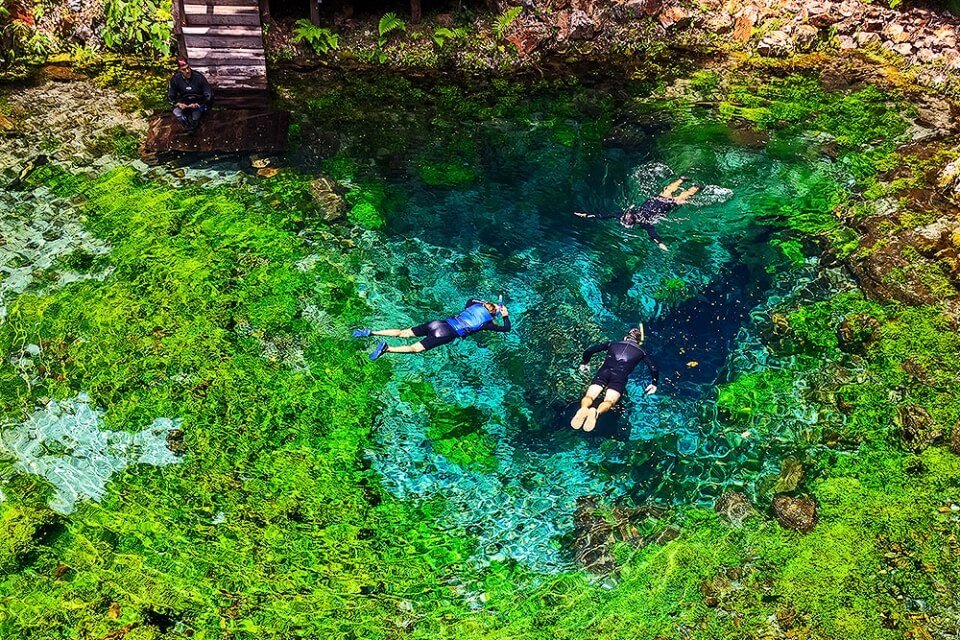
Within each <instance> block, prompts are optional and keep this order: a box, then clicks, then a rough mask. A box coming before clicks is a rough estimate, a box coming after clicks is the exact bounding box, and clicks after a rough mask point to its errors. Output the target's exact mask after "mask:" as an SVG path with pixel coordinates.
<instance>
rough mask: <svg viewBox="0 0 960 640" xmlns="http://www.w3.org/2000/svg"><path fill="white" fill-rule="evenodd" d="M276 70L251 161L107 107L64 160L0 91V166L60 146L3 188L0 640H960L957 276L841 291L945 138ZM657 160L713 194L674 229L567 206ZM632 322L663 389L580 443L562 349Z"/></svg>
mask: <svg viewBox="0 0 960 640" xmlns="http://www.w3.org/2000/svg"><path fill="white" fill-rule="evenodd" d="M278 85H279V87H278V93H279V100H280V102H281V103H282V104H283V105H284V106H285V107H286V108H288V109H290V110H291V112H292V113H293V123H294V124H293V125H292V128H291V138H292V142H293V148H292V149H291V150H290V152H289V153H288V154H287V155H285V156H276V157H272V158H269V159H268V160H267V162H264V160H263V159H255V161H256V163H257V166H260V167H261V169H262V168H263V165H264V164H266V165H267V167H268V168H269V169H271V170H267V171H264V170H261V171H260V172H259V173H258V172H257V169H256V167H254V168H251V167H250V162H249V159H248V158H214V159H210V158H181V159H179V160H178V161H177V163H176V165H173V164H171V165H162V166H159V167H147V166H146V165H144V164H142V163H140V162H139V161H137V160H135V159H133V158H132V157H130V156H131V154H130V148H131V145H130V139H131V138H132V137H133V134H131V133H127V132H124V130H122V129H119V128H117V129H111V130H110V131H109V132H99V133H97V132H93V131H91V132H89V133H88V134H83V133H82V132H81V134H80V139H81V140H87V141H88V142H89V144H86V143H85V146H83V148H82V150H81V151H80V152H78V151H77V150H76V147H75V146H72V145H76V143H77V142H76V141H77V139H78V138H77V135H78V134H77V133H76V132H75V131H69V132H67V131H64V132H60V131H56V130H52V131H51V130H49V126H48V125H47V126H48V130H43V126H44V125H43V121H42V118H41V117H40V116H37V115H36V114H33V115H31V114H30V113H29V110H28V109H27V108H26V106H27V104H29V102H30V101H31V100H32V99H35V98H36V94H37V92H40V93H41V94H42V92H44V91H46V92H55V91H58V90H62V89H57V88H56V87H54V88H51V86H50V85H45V86H41V87H29V88H14V89H6V90H5V92H4V97H3V98H2V101H0V105H2V108H3V109H4V113H6V114H9V115H8V117H10V118H11V119H12V120H13V121H14V122H21V123H23V126H22V130H21V132H20V133H21V135H20V137H19V138H17V142H16V144H12V145H10V146H9V147H8V148H7V150H5V151H4V152H3V153H4V156H3V166H4V167H7V168H8V171H7V173H9V174H11V176H12V175H13V173H14V172H15V171H16V170H19V168H21V167H22V166H24V165H25V164H26V163H27V162H28V161H29V160H30V159H31V158H33V157H35V155H36V153H37V152H38V151H41V150H42V151H43V152H44V153H46V154H47V155H49V156H50V157H51V160H50V162H48V163H47V164H45V165H42V166H37V167H36V169H35V170H34V171H32V172H31V173H29V175H27V176H26V177H25V178H24V180H23V183H22V184H20V185H17V187H16V188H15V189H14V188H11V189H7V190H6V191H5V192H4V193H3V194H2V196H0V197H2V199H0V206H2V207H3V210H2V213H3V218H2V219H0V232H2V233H3V240H4V244H3V245H2V246H0V260H2V261H3V262H2V264H0V267H2V269H3V280H2V281H0V296H2V297H0V300H2V305H0V309H2V310H3V319H2V323H0V351H2V353H3V364H2V366H0V420H2V431H0V481H2V484H0V490H2V498H3V501H2V502H0V514H2V515H0V523H2V527H3V536H2V538H3V540H2V542H0V571H2V575H3V577H2V579H0V635H2V636H3V637H10V638H15V637H18V638H19V637H23V638H120V637H122V638H126V639H127V640H140V639H145V638H273V637H276V638H290V637H303V638H316V637H323V636H328V637H336V638H340V637H343V638H399V637H450V638H472V637H477V638H480V637H489V638H493V637H504V638H541V637H542V638H548V637H603V638H616V637H624V638H627V637H629V638H651V639H653V638H743V637H750V638H770V637H796V638H900V637H904V636H905V634H914V635H912V636H910V637H930V634H934V636H933V637H951V636H950V634H951V633H955V632H956V629H957V621H956V620H957V619H956V615H957V614H956V609H955V602H956V601H955V598H956V595H955V594H956V592H955V590H956V587H957V581H956V570H957V552H956V537H955V536H956V534H957V529H958V516H957V515H956V512H957V508H955V506H954V501H956V500H960V496H958V495H957V493H958V489H957V480H958V479H960V461H958V458H957V456H956V455H954V453H951V452H950V451H949V450H948V448H947V447H945V446H943V444H942V443H943V442H944V441H945V440H947V441H948V440H949V438H950V434H951V430H952V429H953V428H954V425H956V423H957V421H958V419H960V402H958V400H957V398H956V395H955V394H956V389H957V384H956V383H957V375H958V371H960V360H958V358H957V354H958V350H960V349H958V348H960V339H958V338H957V334H956V327H955V324H954V323H955V320H954V319H953V316H951V314H950V310H949V307H948V306H945V305H944V304H942V303H943V302H944V301H946V300H947V299H949V298H950V297H951V296H953V295H955V294H952V293H950V291H951V289H950V287H951V286H952V284H951V280H950V275H949V273H947V272H945V271H943V270H942V269H940V268H939V267H938V266H937V265H936V263H933V262H929V261H928V262H925V261H924V260H923V259H921V258H922V257H923V256H920V257H918V258H916V259H910V260H907V262H906V263H905V264H906V266H903V265H901V266H898V267H896V268H890V269H888V270H887V273H885V274H884V277H885V278H889V280H883V279H882V278H881V279H880V280H879V281H878V282H881V283H883V284H884V286H886V287H888V289H890V290H895V289H896V288H897V287H898V286H903V285H904V283H907V284H909V283H913V282H917V283H919V284H918V285H917V286H918V287H920V285H922V286H923V287H926V288H925V289H922V293H923V295H928V294H929V300H927V301H923V300H920V301H919V302H915V303H914V304H912V305H907V304H905V302H903V301H900V302H898V301H897V300H896V298H895V296H888V297H887V298H884V297H883V296H880V295H878V293H877V292H878V291H881V290H882V288H881V287H880V286H878V285H876V284H874V286H872V287H868V290H867V292H864V291H863V290H861V285H862V284H863V274H864V273H867V272H869V273H873V272H872V271H870V270H869V269H870V267H869V265H870V264H872V263H870V261H869V260H870V258H871V256H873V255H874V254H876V253H882V252H883V251H885V250H886V248H887V247H888V246H889V245H890V243H891V242H892V240H889V239H890V238H894V237H895V236H896V234H897V233H898V231H899V229H902V228H906V226H907V225H908V224H910V223H911V221H912V222H915V223H916V224H921V223H923V222H924V220H926V219H927V218H929V220H930V221H933V220H935V219H936V215H939V214H935V213H933V212H931V211H928V210H919V209H915V208H911V207H912V204H911V202H913V201H912V200H910V199H909V198H908V197H907V196H905V195H904V194H905V193H909V194H913V195H914V196H915V195H916V193H917V192H920V191H922V189H924V188H925V185H926V180H927V178H926V174H927V173H929V172H930V171H931V167H933V163H934V162H939V163H944V162H946V161H949V160H950V158H951V156H950V152H948V151H943V152H941V151H937V152H936V153H928V154H926V155H919V154H918V155H910V151H909V149H910V147H903V145H904V144H906V143H908V142H911V141H914V142H915V144H920V145H922V144H931V143H930V139H931V137H932V134H931V133H930V131H929V129H928V128H925V127H927V126H928V125H927V124H926V123H927V119H924V118H923V117H918V113H917V109H916V107H915V106H914V99H913V98H911V97H908V96H905V95H903V94H901V93H899V92H898V91H897V90H895V89H894V88H892V87H890V86H885V85H878V84H871V83H866V82H861V83H850V84H849V85H848V86H845V87H843V88H840V89H837V88H830V89H831V90H828V89H827V88H825V87H824V83H823V82H821V80H820V79H819V78H817V77H814V76H809V75H804V74H802V73H794V74H786V73H782V72H776V73H772V72H770V71H757V70H744V69H740V70H730V69H725V70H724V71H723V73H717V72H712V71H701V72H697V73H694V74H693V75H691V76H689V77H685V78H681V79H679V80H676V81H670V82H653V81H646V80H644V81H625V80H623V79H618V80H616V81H612V80H605V81H602V82H601V81H597V80H595V79H592V80H590V81H587V80H577V79H572V78H568V79H563V80H560V79H556V80H537V81H526V80H511V81H507V80H497V81H494V82H492V83H491V82H486V81H484V82H479V81H466V80H465V81H461V82H457V83H454V82H450V81H449V80H443V79H431V80H424V79H407V78H404V77H400V76H394V75H388V74H385V73H378V74H369V75H368V74H364V73H354V74H349V75H343V76H339V75H336V74H330V75H329V76H324V77H323V78H321V79H319V80H318V79H317V78H315V77H306V78H304V77H293V76H288V77H282V76H281V78H280V80H278ZM68 86H69V85H68ZM79 93H81V94H82V92H79ZM70 95H72V96H74V98H75V99H77V100H78V101H80V100H81V98H79V97H77V95H78V94H77V93H71V94H70ZM87 108H89V107H88V106H85V105H84V104H82V103H81V102H78V103H77V105H76V109H77V110H78V112H81V113H82V112H83V111H84V109H87ZM922 108H924V109H927V110H929V109H930V107H929V105H926V106H924V107H922ZM41 133H42V136H41ZM84 135H86V138H84ZM41 137H42V139H43V143H42V146H39V147H38V146H37V145H35V144H34V143H33V141H35V140H37V139H40V138H41ZM66 150H69V153H67V152H66ZM931 158H933V159H931ZM905 168H906V169H905ZM272 169H279V171H273V170H272ZM678 176H686V177H688V178H689V179H690V180H692V181H695V182H697V183H699V184H700V185H701V186H702V188H701V190H700V192H699V193H698V194H697V195H696V196H695V197H694V199H693V200H692V201H691V203H689V204H688V205H685V206H684V207H682V208H680V209H678V210H676V211H675V212H674V213H673V214H672V215H671V216H670V217H669V218H668V219H666V220H664V221H663V222H661V223H660V224H659V225H658V226H657V231H658V233H659V234H660V236H662V238H663V240H664V242H665V243H666V245H667V247H668V250H667V251H662V250H660V249H659V248H657V246H656V245H655V244H653V243H652V242H651V241H650V240H649V239H648V238H647V235H646V234H645V233H644V232H643V231H639V232H638V231H637V230H636V229H625V228H623V227H622V226H620V225H618V224H617V223H616V221H613V220H605V221H604V220H584V219H581V218H577V217H575V216H573V215H572V214H573V212H574V211H590V212H611V211H617V210H620V209H623V208H625V207H627V206H630V205H631V204H637V203H639V202H642V200H643V199H645V198H646V197H648V196H651V195H654V194H655V193H657V192H658V191H659V190H660V189H661V188H662V187H663V186H664V185H665V184H666V183H667V182H670V181H671V180H673V179H675V178H676V177H678ZM318 178H324V180H322V181H318V180H317V179H318ZM911 197H912V196H911ZM341 200H342V202H341ZM891 202H893V203H894V204H895V206H896V207H897V211H898V213H897V215H896V216H892V217H891V216H887V218H886V220H887V221H886V222H885V223H884V224H880V225H879V226H878V224H877V223H876V221H877V220H878V219H879V218H877V216H880V215H882V214H883V212H884V211H887V209H884V207H889V206H890V203H891ZM878 203H880V204H878ZM340 212H342V213H343V215H342V216H339V217H338V215H337V214H338V213H340ZM911 216H912V217H911ZM924 216H926V218H925V217H924ZM330 218H334V219H333V220H330ZM871 220H872V221H874V222H872V223H870V225H868V226H870V228H880V229H882V232H881V233H879V234H874V236H873V237H872V238H871V239H870V242H869V243H868V242H866V241H865V240H864V236H866V235H868V234H866V233H865V231H864V228H865V226H864V225H865V222H864V221H871ZM893 220H896V222H894V221H893ZM884 225H885V226H884ZM898 225H900V226H898ZM883 233H886V234H887V235H886V236H883V235H882V234H883ZM878 237H879V238H880V239H879V240H878ZM883 238H887V239H888V241H883V242H881V240H883ZM910 249H911V247H905V248H904V249H903V253H904V255H908V252H909V250H910ZM864 265H867V266H864ZM898 269H899V270H898ZM918 290H919V289H918ZM501 294H502V295H503V297H504V302H505V303H506V304H507V305H508V306H509V309H510V314H511V319H512V320H513V330H512V331H511V332H509V333H506V334H492V333H491V334H480V336H475V337H471V338H468V339H465V340H461V341H457V342H456V343H454V344H451V345H447V346H445V347H441V348H438V349H436V350H433V351H430V352H429V353H426V354H422V355H414V356H401V355H392V354H391V355H388V356H386V357H384V358H382V359H380V360H378V361H376V362H371V361H370V360H369V359H368V358H367V353H368V352H369V350H370V348H372V346H373V342H368V341H365V340H354V339H352V338H351V337H350V334H351V331H352V329H354V328H356V327H361V326H372V327H377V328H379V327H407V326H412V325H414V324H419V323H420V322H424V321H426V320H430V319H434V318H442V317H446V316H448V315H451V314H452V313H454V312H455V311H457V310H459V308H461V307H462V305H463V303H464V301H465V300H467V299H468V298H471V297H474V296H479V297H485V298H489V299H496V297H497V296H498V295H501ZM917 295H918V296H919V295H921V294H917ZM640 322H643V323H644V326H645V328H646V331H647V334H648V336H649V337H648V340H647V343H646V346H647V348H648V350H649V352H650V354H651V355H652V357H653V358H654V360H655V361H656V362H657V364H658V365H659V368H660V376H661V384H660V386H659V389H658V391H657V393H656V394H655V395H653V396H644V395H643V388H644V387H645V386H646V384H647V383H648V380H647V378H646V377H645V375H644V374H642V373H641V372H638V374H637V375H636V376H635V377H634V378H632V379H631V383H630V385H629V386H628V393H627V397H626V400H625V401H624V403H623V405H622V407H621V408H620V409H618V410H617V411H615V412H613V413H612V415H610V416H608V417H606V418H604V420H603V421H601V424H600V427H599V428H598V431H597V433H596V434H593V435H584V434H582V433H580V432H574V431H573V430H571V429H570V428H569V426H568V424H569V421H570V417H571V415H572V413H573V409H574V407H575V403H576V402H577V401H578V399H579V394H580V393H581V392H582V390H583V388H584V386H585V385H586V383H587V381H588V378H587V377H585V376H584V375H582V374H580V373H578V372H577V366H576V365H577V364H579V359H580V354H581V353H582V351H583V349H584V348H586V347H587V346H589V345H590V344H592V343H595V342H598V341H603V340H607V339H618V338H620V337H621V336H622V335H623V334H624V333H625V332H626V330H627V329H629V328H630V327H631V326H635V325H636V324H638V323H640ZM392 342H393V343H396V341H392ZM920 630H922V633H926V634H928V635H927V636H924V635H916V634H919V633H921V631H920ZM111 634H112V635H111Z"/></svg>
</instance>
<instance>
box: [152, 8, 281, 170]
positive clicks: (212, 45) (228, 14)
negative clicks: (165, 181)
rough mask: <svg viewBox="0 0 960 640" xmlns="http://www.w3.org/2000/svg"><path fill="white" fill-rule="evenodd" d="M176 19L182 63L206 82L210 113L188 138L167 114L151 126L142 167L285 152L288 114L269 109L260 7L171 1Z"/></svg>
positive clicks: (170, 115)
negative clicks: (172, 159)
mask: <svg viewBox="0 0 960 640" xmlns="http://www.w3.org/2000/svg"><path fill="white" fill-rule="evenodd" d="M173 18H174V33H175V34H176V36H177V44H178V46H179V51H180V55H181V56H182V57H185V58H186V59H187V61H188V62H190V66H192V67H193V68H194V69H196V70H197V71H199V72H200V73H202V74H203V75H205V76H206V77H207V80H208V81H209V82H210V85H211V86H212V87H213V94H214V108H213V109H212V110H211V111H210V112H209V113H207V114H206V115H205V116H204V118H203V122H202V124H201V125H200V129H199V130H198V131H197V133H196V134H195V135H191V136H188V135H185V133H184V131H183V128H182V127H181V126H180V124H179V123H178V122H177V121H176V120H175V119H174V117H173V115H172V114H171V113H170V112H167V113H164V114H162V115H159V116H157V117H155V118H153V119H152V120H151V122H150V129H149V132H148V134H147V139H146V140H145V141H144V143H143V145H141V147H140V154H141V156H142V157H143V158H144V160H147V161H159V160H161V159H162V158H163V157H164V154H168V153H170V152H188V153H205V154H206V153H248V152H258V153H274V152H279V151H284V150H286V147H287V128H288V124H289V114H288V113H287V112H285V111H279V110H277V109H274V108H273V107H272V106H271V102H270V96H269V93H268V91H267V60H266V55H265V53H264V46H263V27H262V25H261V15H260V5H259V2H258V0H173Z"/></svg>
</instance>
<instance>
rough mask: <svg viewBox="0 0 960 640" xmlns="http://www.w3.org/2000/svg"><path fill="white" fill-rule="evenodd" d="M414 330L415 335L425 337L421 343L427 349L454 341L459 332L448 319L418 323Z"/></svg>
mask: <svg viewBox="0 0 960 640" xmlns="http://www.w3.org/2000/svg"><path fill="white" fill-rule="evenodd" d="M412 331H413V335H415V336H417V337H418V338H423V340H421V341H420V344H422V345H423V348H424V349H425V350H427V351H429V350H430V349H433V348H434V347H439V346H440V345H442V344H447V343H448V342H453V341H454V339H456V337H457V332H456V331H454V329H453V327H451V326H450V324H449V323H448V322H447V321H446V320H434V321H433V322H426V323H424V324H418V325H417V326H415V327H414V328H413V329H412Z"/></svg>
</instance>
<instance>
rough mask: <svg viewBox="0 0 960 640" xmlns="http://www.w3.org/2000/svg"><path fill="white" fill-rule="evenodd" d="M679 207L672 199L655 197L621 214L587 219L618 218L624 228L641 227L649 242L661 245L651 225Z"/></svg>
mask: <svg viewBox="0 0 960 640" xmlns="http://www.w3.org/2000/svg"><path fill="white" fill-rule="evenodd" d="M679 206H680V205H679V204H677V202H676V201H675V200H673V199H672V198H664V197H663V196H656V197H653V198H650V199H648V200H646V201H645V202H644V203H643V204H641V205H640V206H639V207H631V208H629V209H627V210H626V211H624V212H623V213H599V214H596V215H593V216H588V217H590V218H597V219H598V220H608V219H612V218H619V219H620V224H622V225H623V226H625V227H626V228H628V229H629V228H631V227H636V226H639V227H642V228H643V230H644V231H646V232H647V235H648V236H650V239H651V240H653V241H654V242H656V243H657V244H661V243H662V242H663V240H661V239H660V236H658V235H657V232H656V231H655V230H654V228H653V225H655V224H657V223H658V222H660V221H661V220H663V219H664V218H666V217H667V214H668V213H670V212H671V211H673V210H674V209H676V208H677V207H679Z"/></svg>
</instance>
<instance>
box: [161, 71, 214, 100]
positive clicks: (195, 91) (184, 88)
mask: <svg viewBox="0 0 960 640" xmlns="http://www.w3.org/2000/svg"><path fill="white" fill-rule="evenodd" d="M212 100H213V89H212V88H211V87H210V83H209V82H207V79H206V78H205V77H203V74H202V73H200V72H199V71H197V70H192V71H191V72H190V79H189V80H187V79H186V78H184V77H183V74H182V73H180V72H179V71H177V72H176V73H175V74H173V77H172V78H170V86H169V87H168V88H167V102H169V103H170V104H171V105H173V106H174V107H175V106H177V104H178V103H180V102H183V103H185V104H193V103H196V104H199V105H200V106H201V107H209V106H210V103H211V101H212Z"/></svg>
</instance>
